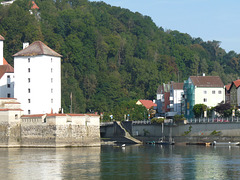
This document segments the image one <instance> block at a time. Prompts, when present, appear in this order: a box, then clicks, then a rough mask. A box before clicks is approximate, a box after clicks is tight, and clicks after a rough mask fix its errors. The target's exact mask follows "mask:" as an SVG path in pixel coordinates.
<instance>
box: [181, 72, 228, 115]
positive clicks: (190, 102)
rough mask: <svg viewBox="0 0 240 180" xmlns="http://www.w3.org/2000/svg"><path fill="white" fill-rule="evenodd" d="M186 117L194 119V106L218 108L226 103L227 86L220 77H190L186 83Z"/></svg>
mask: <svg viewBox="0 0 240 180" xmlns="http://www.w3.org/2000/svg"><path fill="white" fill-rule="evenodd" d="M184 99H185V116H186V117H187V118H192V117H193V116H194V114H193V106H194V105H195V104H205V105H207V107H214V106H217V105H218V104H219V103H221V102H225V86H224V84H223V82H222V80H221V78H220V77H219V76H205V75H204V76H190V77H189V78H188V80H186V81H185V82H184Z"/></svg>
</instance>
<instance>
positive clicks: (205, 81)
mask: <svg viewBox="0 0 240 180" xmlns="http://www.w3.org/2000/svg"><path fill="white" fill-rule="evenodd" d="M190 79H191V80H192V82H193V84H194V85H195V86H197V87H224V84H223V82H222V80H221V78H220V77H219V76H190Z"/></svg>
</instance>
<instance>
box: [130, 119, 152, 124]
mask: <svg viewBox="0 0 240 180" xmlns="http://www.w3.org/2000/svg"><path fill="white" fill-rule="evenodd" d="M132 124H151V121H150V120H143V121H132Z"/></svg>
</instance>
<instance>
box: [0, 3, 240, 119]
mask: <svg viewBox="0 0 240 180" xmlns="http://www.w3.org/2000/svg"><path fill="white" fill-rule="evenodd" d="M35 2H36V4H37V5H38V6H39V8H40V9H39V10H38V12H40V16H37V15H36V13H37V12H34V14H33V15H30V13H29V9H30V7H31V3H30V1H29V0H17V1H15V2H14V3H13V4H12V5H10V6H1V5H0V34H1V35H2V36H4V37H5V41H4V43H5V44H4V45H5V46H4V56H5V58H6V59H7V60H8V62H9V63H10V64H12V65H13V58H12V55H13V54H14V53H16V52H18V51H19V50H21V49H22V42H30V43H32V42H33V41H36V40H40V41H42V42H44V43H45V44H47V45H48V46H49V47H51V48H52V49H54V50H55V51H56V52H58V53H60V54H62V55H63V58H62V106H63V108H64V110H65V112H68V111H69V105H70V97H69V96H70V93H71V92H72V94H73V111H74V112H75V113H81V112H90V111H95V112H96V111H97V112H105V113H106V114H107V113H111V114H114V115H115V117H117V118H118V117H122V118H123V114H128V113H132V117H133V116H135V117H136V118H137V114H139V113H136V112H135V115H133V114H134V112H133V111H134V108H135V109H136V107H135V106H134V104H135V103H134V102H136V101H135V100H137V99H154V98H155V96H156V90H157V87H158V85H159V84H161V83H164V82H165V83H166V82H168V81H179V82H183V80H186V79H187V78H188V76H190V75H200V74H202V73H205V74H206V75H219V76H220V77H221V78H222V80H223V81H224V83H225V84H226V83H229V82H231V81H232V80H235V79H237V77H238V76H239V72H240V71H239V70H240V67H239V66H238V63H239V60H240V56H239V54H237V53H235V52H234V51H230V52H228V53H226V52H225V50H224V49H222V48H221V47H220V42H218V41H208V42H204V41H203V40H202V39H201V38H193V37H191V36H190V35H188V34H184V33H181V32H178V31H172V30H164V29H163V28H162V27H157V26H156V25H155V24H154V22H153V21H152V20H151V18H150V17H148V16H143V15H141V14H139V13H133V12H131V11H129V10H127V9H121V8H119V7H111V6H109V5H107V4H105V3H103V2H100V3H96V2H88V1H87V0H55V1H54V0H36V1H35ZM43 73H44V70H43ZM130 111H131V112H130ZM139 111H143V110H139Z"/></svg>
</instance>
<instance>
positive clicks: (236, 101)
mask: <svg viewBox="0 0 240 180" xmlns="http://www.w3.org/2000/svg"><path fill="white" fill-rule="evenodd" d="M239 86H240V79H238V80H236V81H233V82H232V83H231V85H230V87H229V90H228V92H229V94H230V104H231V105H232V106H235V107H240V88H239Z"/></svg>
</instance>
